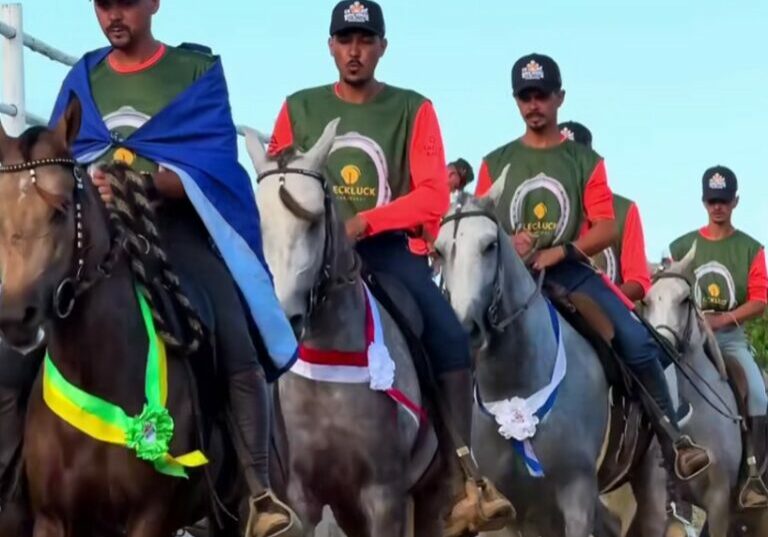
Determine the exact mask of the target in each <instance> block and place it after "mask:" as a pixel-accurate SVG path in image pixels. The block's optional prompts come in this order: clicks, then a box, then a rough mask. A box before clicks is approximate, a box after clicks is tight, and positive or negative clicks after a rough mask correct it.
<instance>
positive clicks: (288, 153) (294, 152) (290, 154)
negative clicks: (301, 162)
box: [270, 145, 299, 168]
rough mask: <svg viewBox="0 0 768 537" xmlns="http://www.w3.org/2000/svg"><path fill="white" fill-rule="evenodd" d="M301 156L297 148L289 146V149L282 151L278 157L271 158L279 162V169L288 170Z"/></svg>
mask: <svg viewBox="0 0 768 537" xmlns="http://www.w3.org/2000/svg"><path fill="white" fill-rule="evenodd" d="M298 156H299V150H298V149H297V148H296V146H293V145H289V146H288V147H286V148H284V149H281V150H280V152H279V153H277V154H276V155H272V156H271V157H270V158H271V160H272V161H276V162H277V166H278V168H287V167H288V165H289V164H290V163H291V162H293V160H294V159H295V158H296V157H298Z"/></svg>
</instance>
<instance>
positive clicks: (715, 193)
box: [701, 165, 739, 202]
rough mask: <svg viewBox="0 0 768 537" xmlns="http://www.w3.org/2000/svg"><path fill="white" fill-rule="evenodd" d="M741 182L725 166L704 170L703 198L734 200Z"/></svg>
mask: <svg viewBox="0 0 768 537" xmlns="http://www.w3.org/2000/svg"><path fill="white" fill-rule="evenodd" d="M738 188H739V183H738V181H737V180H736V174H735V173H733V171H732V170H731V169H730V168H726V167H725V166H720V165H718V166H713V167H711V168H709V169H708V170H707V171H705V172H704V176H703V177H702V178H701V190H702V194H701V199H702V200H703V201H714V200H721V201H726V202H729V201H733V200H734V199H735V198H736V191H737V190H738Z"/></svg>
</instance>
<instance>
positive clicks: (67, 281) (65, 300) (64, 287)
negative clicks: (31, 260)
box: [0, 158, 122, 319]
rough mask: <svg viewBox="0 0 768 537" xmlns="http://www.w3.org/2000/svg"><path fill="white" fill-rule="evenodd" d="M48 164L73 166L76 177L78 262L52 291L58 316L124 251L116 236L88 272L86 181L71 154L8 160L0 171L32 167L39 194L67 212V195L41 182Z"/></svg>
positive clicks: (108, 270)
mask: <svg viewBox="0 0 768 537" xmlns="http://www.w3.org/2000/svg"><path fill="white" fill-rule="evenodd" d="M45 166H63V167H65V168H71V170H72V175H73V177H74V178H75V187H74V191H73V193H72V199H73V202H74V205H75V259H76V261H75V266H74V267H73V268H72V272H71V275H70V276H67V277H65V278H64V279H63V280H62V281H61V282H60V283H59V284H58V285H57V286H56V290H55V291H54V293H53V310H54V313H55V314H56V316H57V317H59V318H60V319H66V318H67V317H69V315H70V314H71V313H72V310H73V309H74V307H75V303H76V301H77V298H79V297H80V296H81V295H82V294H83V293H85V292H86V291H87V290H88V289H90V288H91V287H93V286H94V285H95V284H96V283H98V282H99V281H100V280H101V279H103V278H107V277H109V275H110V274H111V273H112V270H113V269H114V266H115V264H116V263H117V261H118V259H119V258H120V253H121V251H122V248H121V241H120V240H119V239H113V240H112V241H111V244H110V248H109V250H108V251H107V253H106V255H105V256H104V258H103V259H102V260H101V261H100V262H99V263H98V264H97V265H96V272H95V273H94V274H93V275H92V276H90V277H86V275H85V255H86V252H87V248H86V247H85V244H86V239H87V237H86V234H85V225H84V222H83V204H84V202H85V198H84V195H83V194H84V191H85V185H84V183H83V170H82V168H81V167H80V166H79V165H78V164H77V161H75V160H74V159H71V158H45V159H37V160H30V161H27V162H22V163H19V164H9V165H5V166H0V174H1V173H18V172H23V171H29V176H30V180H31V183H32V185H33V186H34V187H35V192H37V194H38V195H39V196H40V198H41V199H42V200H43V201H44V202H45V203H47V204H48V205H49V206H50V207H52V208H53V209H54V210H56V211H58V212H61V213H66V212H67V211H68V209H69V205H70V204H69V202H68V201H67V199H66V198H65V197H64V196H60V195H58V194H54V193H52V192H49V191H48V190H45V189H44V188H42V187H41V186H40V184H39V183H38V180H37V169H38V168H43V167H45Z"/></svg>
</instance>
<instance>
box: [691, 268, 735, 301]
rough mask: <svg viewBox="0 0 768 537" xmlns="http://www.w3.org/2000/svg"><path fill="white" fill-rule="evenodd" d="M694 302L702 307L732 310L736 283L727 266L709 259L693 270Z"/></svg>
mask: <svg viewBox="0 0 768 537" xmlns="http://www.w3.org/2000/svg"><path fill="white" fill-rule="evenodd" d="M694 275H695V276H696V287H695V290H694V296H695V298H696V304H698V306H699V307H700V308H701V309H703V310H708V309H716V310H721V311H722V310H732V309H733V308H735V307H736V284H735V283H734V280H733V276H732V275H731V272H730V271H729V270H728V268H727V267H726V266H725V265H723V264H722V263H718V262H717V261H710V262H709V263H705V264H704V265H701V266H700V267H699V268H697V269H696V270H694Z"/></svg>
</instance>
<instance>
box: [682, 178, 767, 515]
mask: <svg viewBox="0 0 768 537" xmlns="http://www.w3.org/2000/svg"><path fill="white" fill-rule="evenodd" d="M737 188H738V183H737V180H736V175H735V174H734V173H733V171H731V170H730V169H729V168H726V167H725V166H714V167H712V168H710V169H708V170H707V171H706V172H704V177H703V178H702V201H703V202H704V208H705V209H706V210H707V213H708V215H709V222H708V224H707V225H706V226H705V227H703V228H701V229H699V230H695V231H691V232H690V233H687V234H685V235H683V236H682V237H680V238H679V239H677V240H676V241H674V242H673V243H672V245H671V246H670V252H671V254H672V257H673V259H682V258H683V257H685V255H686V254H687V253H688V251H689V250H690V249H691V247H692V246H693V245H694V243H695V244H696V253H695V257H694V260H693V264H692V265H691V269H692V270H693V274H694V276H695V279H696V280H695V286H696V287H695V293H694V296H695V297H696V303H697V305H698V306H699V307H700V308H701V309H702V310H703V311H704V312H705V313H706V316H707V320H708V321H709V325H710V326H711V327H712V330H713V331H714V333H715V337H716V338H717V342H718V344H719V346H720V349H721V350H722V352H723V355H724V356H725V357H726V358H727V359H732V360H736V361H737V362H738V363H739V364H740V365H741V367H742V369H743V370H744V372H745V373H746V376H747V381H748V384H749V398H748V400H747V403H748V404H747V411H748V414H749V429H750V432H751V435H750V436H751V438H750V439H749V440H750V441H751V443H752V450H753V451H754V453H755V457H753V458H751V460H750V459H748V460H747V465H748V469H749V473H748V475H747V478H748V479H747V481H746V483H745V484H744V486H743V487H742V491H741V494H740V497H739V499H740V501H741V503H742V506H743V507H751V508H765V507H768V490H767V489H766V486H765V483H764V482H763V480H762V476H761V475H760V469H761V468H763V464H764V461H765V458H766V455H767V454H768V453H767V451H768V448H767V446H766V442H768V419H767V418H766V411H767V410H768V395H767V394H766V391H765V383H764V382H763V376H762V374H761V372H760V368H759V367H758V365H757V363H755V358H754V356H753V355H752V352H751V347H750V345H749V342H748V341H747V336H746V334H745V333H744V328H743V325H744V323H745V322H746V321H749V320H750V319H755V318H758V317H760V316H761V315H762V314H763V313H764V312H765V308H766V302H768V276H766V266H765V251H764V249H763V247H762V245H761V244H760V243H758V242H757V241H756V240H755V239H753V238H752V237H750V236H749V235H747V234H746V233H744V232H742V231H740V230H738V229H736V228H735V227H734V226H733V223H732V221H731V216H732V214H733V210H734V209H735V208H736V206H737V205H738V203H739V198H738V196H737Z"/></svg>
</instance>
